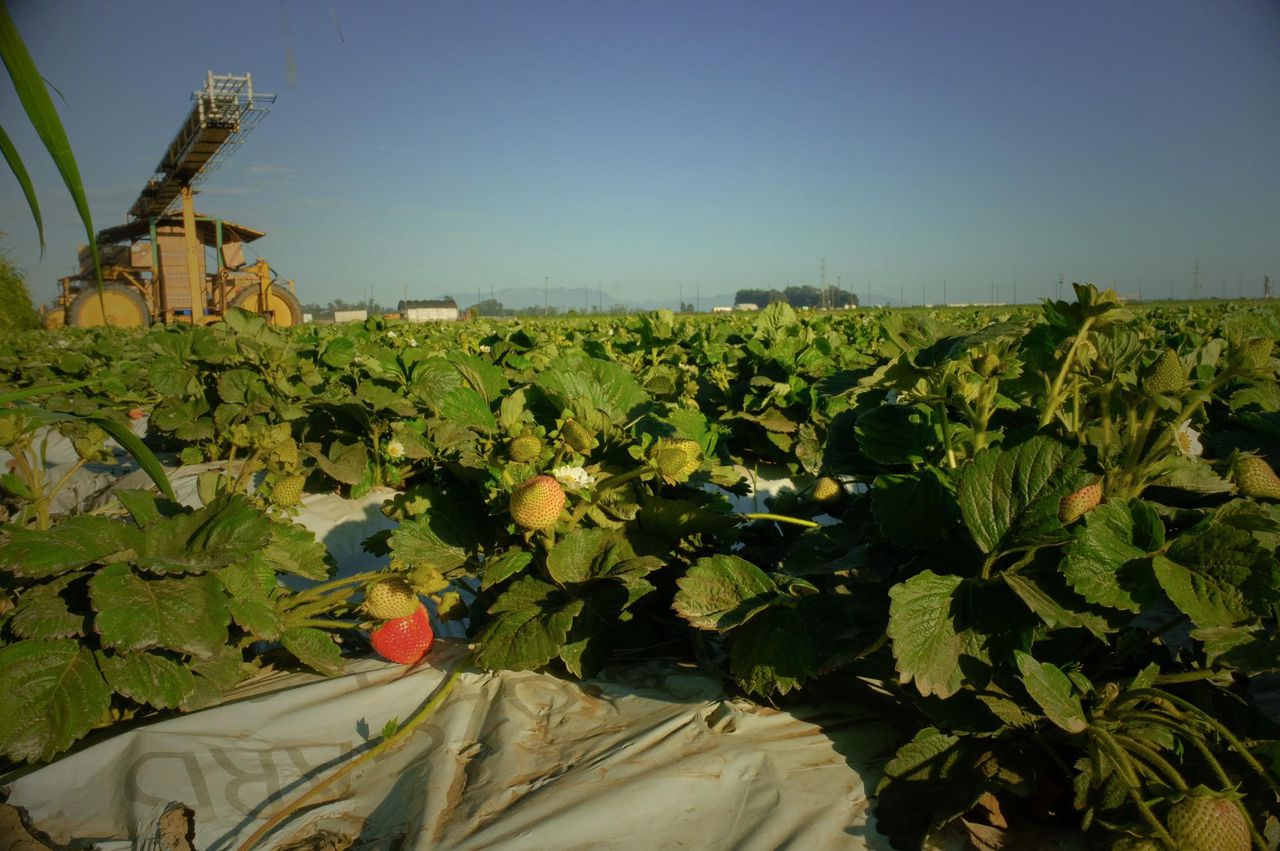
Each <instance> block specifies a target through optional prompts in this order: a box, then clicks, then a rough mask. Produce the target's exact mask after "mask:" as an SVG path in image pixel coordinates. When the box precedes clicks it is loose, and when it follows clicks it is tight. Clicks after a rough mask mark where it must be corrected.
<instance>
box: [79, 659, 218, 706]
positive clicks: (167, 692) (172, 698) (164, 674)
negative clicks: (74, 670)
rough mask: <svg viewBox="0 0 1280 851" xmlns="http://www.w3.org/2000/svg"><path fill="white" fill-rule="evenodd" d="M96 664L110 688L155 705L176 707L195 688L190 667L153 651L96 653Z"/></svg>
mask: <svg viewBox="0 0 1280 851" xmlns="http://www.w3.org/2000/svg"><path fill="white" fill-rule="evenodd" d="M98 665H99V667H101V669H102V672H103V673H104V674H105V675H106V677H107V682H108V683H110V684H111V687H112V688H113V689H115V690H116V691H118V692H120V693H121V694H123V695H124V696H125V697H128V698H130V699H132V700H136V701H138V702H139V703H146V704H150V705H151V706H154V707H155V708H156V709H176V708H177V707H178V706H180V705H181V704H182V702H183V701H184V700H186V699H187V698H188V697H190V695H191V693H192V692H193V691H195V689H196V678H195V675H193V674H192V673H191V671H190V670H188V669H187V668H186V667H185V666H184V665H180V664H178V663H177V662H175V661H173V660H172V659H166V658H165V657H163V656H157V655H156V654H154V653H130V654H128V655H126V656H117V655H115V654H114V653H99V654H98Z"/></svg>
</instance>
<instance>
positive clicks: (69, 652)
mask: <svg viewBox="0 0 1280 851" xmlns="http://www.w3.org/2000/svg"><path fill="white" fill-rule="evenodd" d="M0 8H3V7H2V6H0ZM0 694H3V695H4V696H5V706H6V709H5V711H4V712H0V753H3V754H4V755H5V756H7V757H9V758H10V759H12V760H15V761H17V760H26V761H27V762H35V761H37V760H49V759H51V758H53V756H54V755H55V754H58V753H60V752H61V751H64V750H66V749H67V748H69V747H70V746H71V745H72V743H73V742H75V741H76V740H77V739H79V738H80V737H81V736H83V735H84V734H85V733H87V732H89V730H90V729H91V728H92V727H93V726H94V725H95V724H97V723H98V721H99V720H101V719H102V717H103V715H105V714H106V711H107V708H108V706H110V704H111V688H110V687H109V686H108V685H107V683H106V681H105V680H104V679H103V678H102V674H101V673H99V672H98V667H97V665H95V664H94V662H93V654H92V653H91V652H90V651H89V650H88V649H86V648H84V647H81V646H80V645H79V643H78V642H76V641H71V640H64V641H19V642H18V643H16V644H10V645H9V646H8V647H4V648H0Z"/></svg>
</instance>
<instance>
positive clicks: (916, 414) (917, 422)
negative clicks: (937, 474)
mask: <svg viewBox="0 0 1280 851" xmlns="http://www.w3.org/2000/svg"><path fill="white" fill-rule="evenodd" d="M854 434H855V435H857V438H858V448H859V449H861V450H862V452H863V454H865V455H866V456H867V457H868V458H870V459H871V460H872V461H876V462H878V463H880V464H922V463H924V462H925V461H927V460H929V459H930V458H932V457H934V455H936V454H937V451H938V446H939V433H938V425H937V423H936V422H935V418H934V413H933V411H932V410H930V409H929V408H928V407H927V406H925V405H880V406H879V407H876V408H872V409H871V410H869V411H867V412H866V413H865V414H862V415H861V416H859V417H858V422H857V425H856V426H855V427H854Z"/></svg>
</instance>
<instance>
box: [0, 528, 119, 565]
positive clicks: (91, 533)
mask: <svg viewBox="0 0 1280 851" xmlns="http://www.w3.org/2000/svg"><path fill="white" fill-rule="evenodd" d="M128 531H129V529H128V527H127V526H125V525H124V524H123V523H117V522H116V521H114V520H109V519H108V518H106V517H99V516H97V515H87V514H86V515H81V516H79V517H72V518H71V519H69V520H64V521H62V522H61V523H58V524H57V525H56V526H54V527H53V528H52V529H49V530H48V531H40V530H37V529H20V528H11V529H9V530H8V535H9V539H8V540H7V541H5V543H4V544H3V545H0V568H5V569H7V570H9V571H11V572H12V573H13V574H14V575H16V576H22V577H28V578H34V579H40V578H44V577H49V576H57V575H58V574H60V573H67V572H69V571H72V570H80V569H82V568H85V567H88V566H89V565H91V564H93V563H95V562H100V561H102V560H104V559H108V558H110V557H112V556H115V555H117V554H119V553H121V552H122V551H125V550H128V549H129V543H128V538H127V537H126V535H127V532H128Z"/></svg>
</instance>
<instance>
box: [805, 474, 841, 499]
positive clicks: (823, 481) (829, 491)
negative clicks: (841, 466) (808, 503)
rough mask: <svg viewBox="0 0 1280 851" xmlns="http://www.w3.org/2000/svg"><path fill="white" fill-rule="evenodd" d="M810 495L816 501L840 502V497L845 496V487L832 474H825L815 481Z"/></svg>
mask: <svg viewBox="0 0 1280 851" xmlns="http://www.w3.org/2000/svg"><path fill="white" fill-rule="evenodd" d="M809 495H810V497H811V498H812V499H813V501H814V502H820V503H828V502H839V501H840V497H842V496H844V488H842V487H840V483H839V482H837V481H836V480H835V479H833V478H831V477H830V476H823V477H822V478H820V479H818V480H817V481H816V482H814V483H813V490H812V491H811V492H810V494H809Z"/></svg>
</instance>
